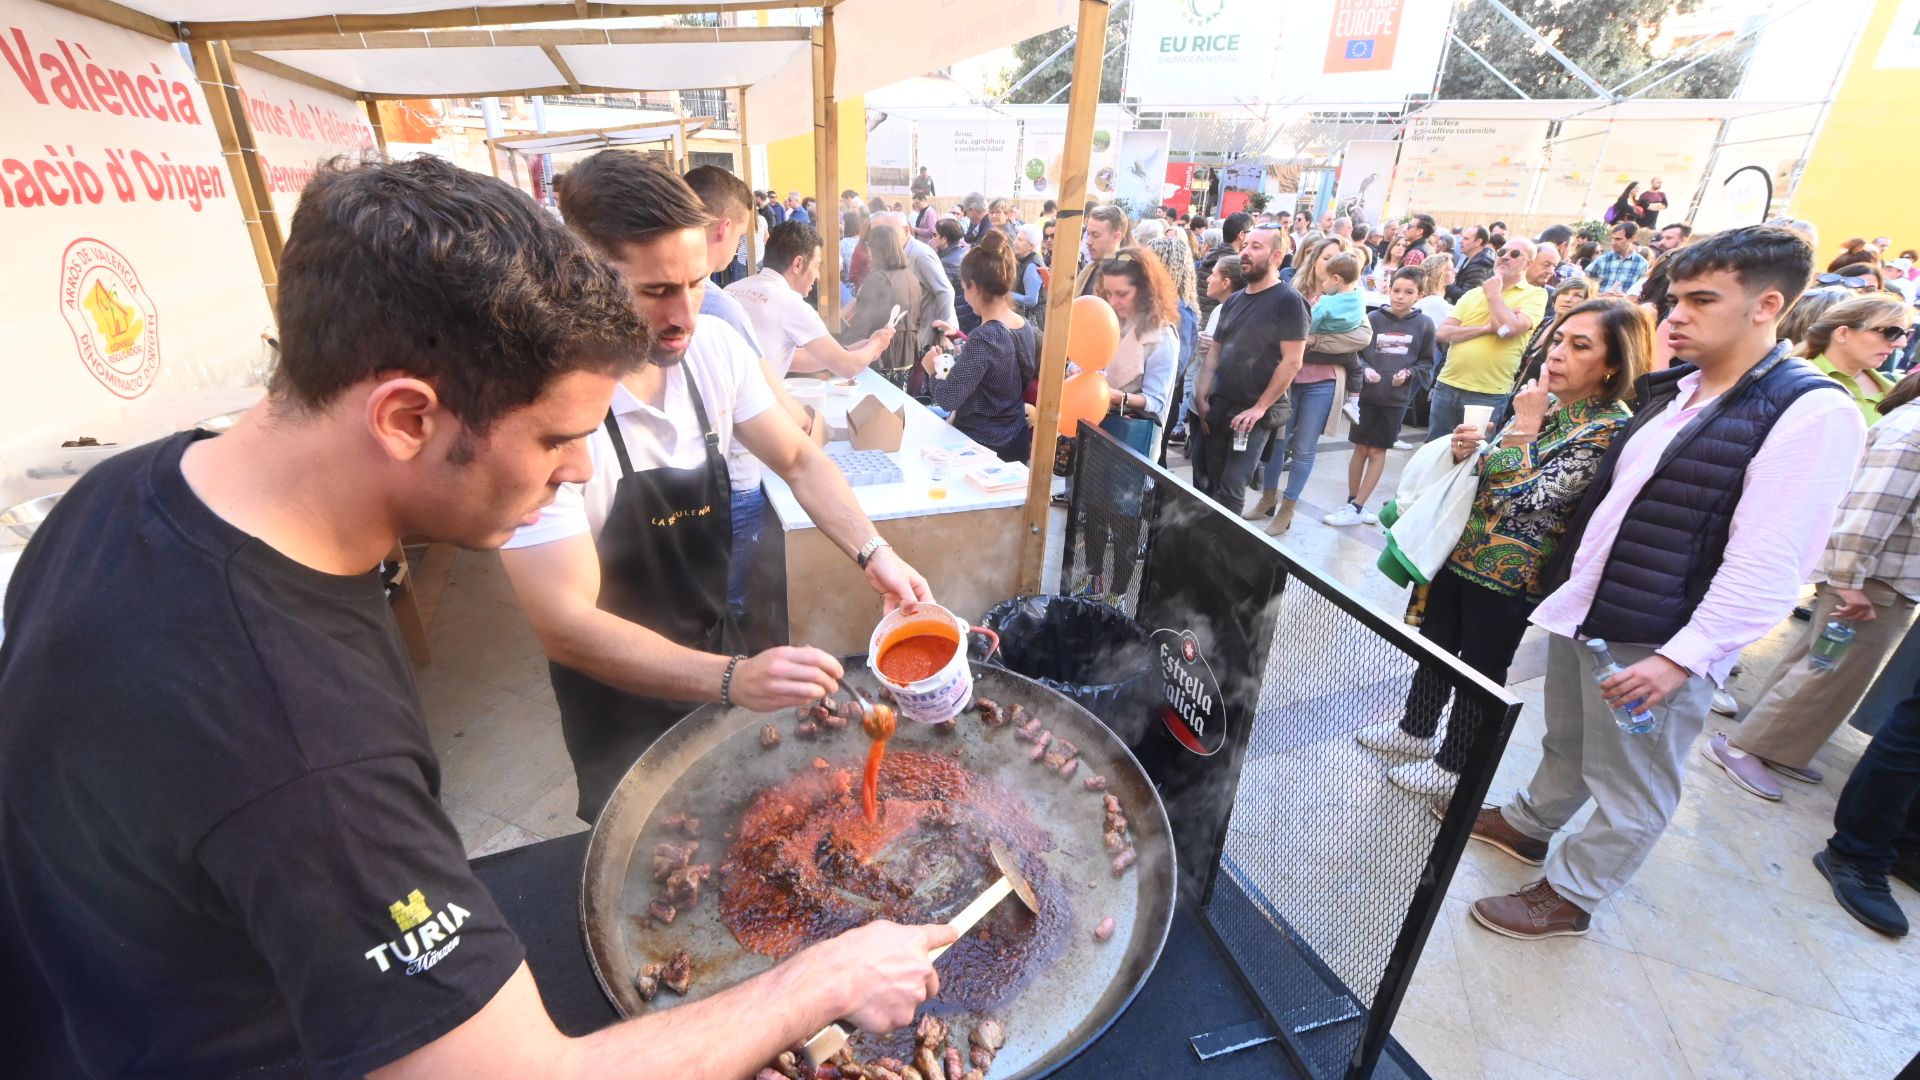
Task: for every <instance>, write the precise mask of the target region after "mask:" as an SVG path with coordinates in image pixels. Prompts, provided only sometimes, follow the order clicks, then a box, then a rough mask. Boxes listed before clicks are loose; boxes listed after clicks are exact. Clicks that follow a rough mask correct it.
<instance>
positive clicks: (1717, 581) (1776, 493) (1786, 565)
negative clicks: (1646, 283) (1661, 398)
mask: <svg viewBox="0 0 1920 1080" xmlns="http://www.w3.org/2000/svg"><path fill="white" fill-rule="evenodd" d="M1699 388H1700V373H1699V372H1694V373H1692V374H1690V375H1688V376H1686V377H1685V378H1682V379H1681V380H1680V392H1679V394H1678V395H1677V396H1676V397H1675V398H1674V399H1673V400H1672V401H1670V402H1668V403H1667V404H1666V405H1665V406H1664V407H1663V408H1662V409H1661V411H1660V412H1659V413H1658V414H1657V415H1655V416H1654V417H1652V418H1651V419H1649V420H1648V421H1647V422H1646V423H1645V424H1643V425H1641V427H1640V430H1639V431H1637V432H1635V433H1634V436H1633V439H1632V440H1631V441H1629V442H1628V443H1627V445H1626V447H1625V448H1624V449H1622V450H1621V452H1620V460H1619V461H1618V462H1617V463H1616V465H1615V468H1614V476H1613V487H1612V488H1611V489H1610V490H1609V491H1608V492H1607V496H1606V498H1604V499H1602V500H1601V501H1600V505H1599V506H1598V507H1596V508H1595V509H1594V512H1593V518H1592V520H1591V521H1589V522H1588V523H1587V531H1586V535H1585V536H1584V537H1583V538H1582V539H1581V541H1580V549H1579V550H1578V551H1576V552H1575V553H1574V557H1573V571H1572V575H1571V576H1570V577H1569V578H1568V579H1567V583H1566V584H1565V585H1562V586H1560V587H1559V588H1558V589H1555V590H1554V591H1553V592H1552V594H1551V595H1549V596H1548V597H1547V598H1546V599H1545V600H1542V601H1541V602H1540V606H1539V607H1538V608H1536V609H1534V613H1533V622H1534V624H1535V625H1537V626H1540V627H1543V628H1545V629H1547V630H1550V631H1552V632H1553V633H1556V634H1559V635H1561V636H1563V637H1578V636H1579V635H1578V633H1577V631H1578V628H1579V626H1580V624H1581V623H1582V622H1584V621H1585V620H1586V617H1587V612H1588V610H1589V609H1590V608H1591V607H1592V606H1593V598H1594V594H1595V593H1596V592H1598V591H1599V588H1600V575H1601V572H1602V571H1603V570H1605V569H1606V565H1607V558H1608V556H1609V555H1611V554H1612V552H1613V543H1614V540H1615V539H1617V538H1618V537H1619V535H1620V523H1621V522H1622V521H1623V520H1625V518H1626V515H1627V508H1628V507H1629V506H1631V505H1632V504H1633V501H1634V500H1635V499H1637V498H1639V496H1640V490H1641V489H1642V488H1644V487H1646V485H1647V481H1648V480H1649V479H1651V478H1652V477H1653V472H1654V468H1655V466H1657V465H1658V464H1659V463H1660V456H1661V454H1663V453H1665V452H1666V449H1667V446H1668V445H1669V444H1671V443H1672V442H1673V439H1674V436H1676V435H1678V434H1680V432H1681V431H1682V430H1683V429H1684V428H1685V427H1686V426H1687V425H1688V424H1689V423H1691V422H1692V421H1693V419H1694V418H1695V417H1697V416H1699V415H1700V411H1701V410H1702V409H1704V408H1705V407H1706V406H1707V405H1709V404H1711V403H1712V401H1713V399H1712V398H1707V399H1704V400H1700V401H1695V400H1693V395H1694V393H1695V391H1697V390H1698V389H1699ZM1866 434H1867V429H1866V424H1865V422H1864V421H1862V420H1861V418H1860V410H1859V409H1858V408H1856V407H1854V404H1853V400H1852V399H1851V398H1850V397H1848V396H1847V395H1846V394H1828V393H1822V392H1819V391H1815V392H1812V393H1807V394H1802V395H1801V396H1800V397H1799V398H1798V399H1797V400H1795V401H1794V403H1793V404H1791V405H1789V406H1787V410H1786V411H1785V412H1783V413H1781V414H1780V419H1779V420H1778V421H1777V422H1775V424H1774V425H1773V430H1772V431H1770V432H1768V433H1767V438H1766V441H1765V442H1763V443H1762V444H1761V445H1760V450H1759V452H1758V453H1756V454H1754V455H1753V460H1752V461H1750V462H1748V463H1747V472H1746V486H1745V494H1744V495H1742V496H1741V498H1740V505H1739V506H1738V507H1736V508H1735V509H1734V512H1733V521H1732V523H1731V525H1730V527H1729V530H1728V534H1727V550H1726V554H1725V556H1724V557H1723V558H1722V560H1721V563H1720V570H1719V572H1718V573H1716V574H1715V575H1714V577H1713V584H1712V585H1710V586H1708V588H1707V595H1706V596H1705V597H1704V598H1703V599H1702V600H1701V601H1700V606H1699V607H1697V608H1695V609H1694V611H1693V618H1692V620H1691V621H1689V622H1688V623H1687V625H1686V626H1683V627H1681V628H1680V631H1679V632H1678V633H1676V634H1674V635H1673V637H1672V638H1671V639H1669V640H1668V641H1667V642H1666V643H1665V644H1663V645H1661V646H1660V647H1659V649H1658V652H1659V653H1660V655H1662V656H1664V657H1666V658H1667V659H1669V660H1671V661H1673V662H1674V663H1676V664H1679V665H1680V666H1681V667H1684V668H1686V669H1687V670H1688V671H1691V672H1693V673H1694V674H1695V675H1705V676H1707V677H1709V678H1711V679H1712V680H1713V681H1714V682H1715V683H1722V682H1725V681H1726V678H1727V674H1728V672H1730V671H1732V670H1733V665H1734V664H1735V663H1736V662H1738V661H1739V659H1740V650H1742V649H1744V648H1746V647H1747V646H1748V645H1751V644H1753V643H1754V642H1756V641H1758V640H1760V638H1761V637H1762V636H1763V635H1765V634H1766V633H1767V632H1768V631H1769V630H1772V629H1773V628H1774V626H1775V625H1776V624H1778V623H1779V622H1780V620H1781V619H1783V618H1785V617H1786V615H1787V612H1788V611H1790V610H1792V608H1793V605H1794V603H1795V602H1796V601H1797V600H1798V599H1799V597H1800V583H1801V582H1803V581H1805V580H1807V576H1808V575H1809V574H1810V573H1812V572H1813V568H1814V566H1815V564H1817V563H1818V562H1819V560H1820V553H1821V551H1822V550H1824V549H1825V547H1826V544H1827V532H1828V530H1829V529H1830V528H1831V527H1832V525H1833V514H1834V511H1835V510H1836V509H1838V507H1839V505H1840V500H1841V498H1842V497H1844V496H1845V495H1846V493H1847V488H1848V486H1849V485H1850V484H1851V483H1852V480H1853V471H1854V469H1855V468H1856V467H1857V466H1858V465H1859V463H1860V453H1861V450H1862V448H1863V447H1864V446H1865V444H1866ZM1632 644H1642V645H1651V644H1653V643H1652V642H1633V643H1632Z"/></svg>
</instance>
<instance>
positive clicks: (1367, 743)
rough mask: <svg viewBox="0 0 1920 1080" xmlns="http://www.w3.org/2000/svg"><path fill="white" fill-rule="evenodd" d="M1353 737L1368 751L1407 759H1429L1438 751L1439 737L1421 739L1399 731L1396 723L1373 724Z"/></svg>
mask: <svg viewBox="0 0 1920 1080" xmlns="http://www.w3.org/2000/svg"><path fill="white" fill-rule="evenodd" d="M1353 737H1354V738H1355V739H1356V740H1358V741H1359V743H1360V745H1361V746H1364V747H1366V748H1367V749H1369V750H1379V751H1382V752H1383V753H1388V754H1405V755H1407V756H1408V757H1418V758H1430V757H1432V756H1433V754H1434V751H1436V750H1438V749H1440V736H1438V735H1434V736H1431V737H1429V738H1425V739H1422V738H1420V737H1419V736H1417V735H1409V734H1407V733H1406V732H1404V731H1402V730H1400V724H1399V723H1398V722H1397V721H1392V720H1390V721H1388V722H1386V723H1384V724H1375V725H1373V726H1372V727H1368V728H1361V729H1360V730H1359V731H1356V732H1354V734H1353Z"/></svg>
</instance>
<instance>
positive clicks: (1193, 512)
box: [1062, 427, 1519, 1077]
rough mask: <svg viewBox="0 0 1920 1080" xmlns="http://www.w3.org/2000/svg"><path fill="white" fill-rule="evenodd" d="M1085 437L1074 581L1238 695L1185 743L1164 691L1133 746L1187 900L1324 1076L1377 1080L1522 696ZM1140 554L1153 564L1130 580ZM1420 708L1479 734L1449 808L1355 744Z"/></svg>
mask: <svg viewBox="0 0 1920 1080" xmlns="http://www.w3.org/2000/svg"><path fill="white" fill-rule="evenodd" d="M1078 441H1079V446H1078V455H1077V461H1076V479H1075V484H1074V495H1073V503H1074V508H1073V511H1072V513H1071V515H1070V516H1071V517H1072V519H1073V521H1074V526H1073V529H1072V533H1071V534H1070V535H1069V537H1068V541H1067V546H1066V549H1065V551H1066V555H1065V559H1064V565H1063V567H1062V576H1063V580H1064V582H1065V583H1066V584H1067V585H1068V586H1069V587H1071V586H1072V585H1073V584H1075V583H1081V582H1087V583H1090V584H1089V587H1090V588H1098V587H1100V585H1102V584H1103V585H1104V586H1105V588H1106V590H1107V592H1109V593H1111V594H1113V595H1116V596H1119V597H1122V598H1123V600H1122V601H1121V602H1122V603H1123V604H1124V606H1125V610H1126V611H1127V612H1128V613H1130V614H1136V615H1137V616H1138V617H1139V619H1140V622H1141V623H1142V625H1143V628H1144V629H1145V630H1147V631H1148V632H1153V631H1156V630H1158V631H1161V633H1160V634H1157V635H1155V640H1156V642H1159V641H1166V642H1175V643H1176V644H1175V648H1178V644H1177V642H1179V641H1181V640H1184V639H1183V638H1178V637H1175V636H1173V635H1174V634H1175V633H1177V632H1184V633H1185V634H1186V635H1187V637H1189V638H1190V639H1191V641H1192V642H1193V643H1194V645H1195V646H1196V649H1194V650H1190V652H1189V655H1190V656H1192V655H1193V654H1194V652H1196V651H1197V653H1198V655H1199V656H1200V657H1201V658H1202V659H1200V660H1198V661H1197V662H1196V664H1195V665H1192V666H1190V669H1191V670H1199V669H1200V668H1207V669H1209V670H1210V671H1211V674H1212V675H1213V676H1215V677H1217V679H1218V682H1219V697H1220V698H1221V699H1222V703H1223V706H1224V707H1223V708H1222V709H1221V710H1220V712H1221V715H1220V717H1218V718H1217V720H1216V721H1209V722H1217V723H1218V724H1219V725H1220V727H1221V728H1222V729H1223V731H1209V732H1203V733H1201V734H1202V736H1203V737H1202V738H1201V739H1200V740H1199V741H1198V742H1196V740H1195V739H1194V738H1192V737H1191V736H1192V734H1193V732H1191V731H1188V732H1184V733H1183V732H1175V734H1177V735H1178V736H1179V737H1178V738H1172V737H1169V736H1168V734H1167V733H1168V732H1169V731H1174V729H1176V728H1178V727H1179V726H1180V725H1178V724H1176V723H1174V722H1173V721H1172V718H1171V714H1170V713H1168V711H1167V710H1166V709H1165V708H1164V707H1161V706H1160V703H1159V701H1158V699H1156V701H1155V702H1154V703H1153V704H1152V705H1150V706H1148V707H1147V710H1148V712H1150V713H1154V714H1155V716H1154V718H1153V719H1148V720H1145V721H1144V722H1143V723H1142V724H1141V725H1139V726H1140V727H1141V728H1142V729H1144V730H1143V732H1142V733H1141V734H1140V736H1139V738H1137V739H1134V740H1133V745H1134V747H1135V753H1136V754H1137V755H1138V756H1139V757H1140V759H1141V762H1142V764H1143V765H1145V766H1146V767H1147V769H1148V771H1149V772H1150V773H1151V774H1152V775H1153V776H1154V779H1155V782H1156V784H1157V785H1158V786H1159V787H1160V789H1161V792H1162V796H1163V798H1164V799H1165V800H1166V802H1167V807H1168V814H1169V816H1170V817H1171V818H1173V820H1174V823H1175V838H1176V843H1177V845H1178V847H1179V856H1180V867H1181V876H1182V882H1181V884H1182V890H1183V893H1185V894H1187V895H1189V896H1191V897H1192V898H1194V899H1197V900H1199V901H1200V902H1201V903H1202V904H1203V905H1204V911H1205V913H1206V919H1207V922H1208V924H1209V925H1210V926H1211V927H1212V929H1213V931H1214V933H1215V934H1216V935H1217V937H1218V938H1219V940H1220V942H1221V944H1222V945H1223V946H1224V947H1225V948H1226V950H1227V951H1228V952H1229V953H1231V954H1232V956H1233V957H1234V959H1235V961H1236V963H1237V965H1238V966H1239V967H1240V969H1241V973H1242V975H1243V978H1244V980H1245V982H1246V985H1247V988H1248V989H1249V991H1250V992H1252V993H1253V994H1254V995H1255V996H1257V997H1258V998H1259V1000H1260V1002H1261V1003H1262V1005H1263V1006H1264V1007H1265V1010H1266V1012H1267V1015H1268V1019H1269V1021H1270V1022H1271V1023H1272V1025H1273V1026H1274V1028H1275V1029H1276V1030H1277V1032H1278V1034H1279V1036H1280V1037H1281V1039H1282V1040H1283V1041H1284V1042H1285V1043H1286V1044H1287V1045H1288V1047H1289V1049H1290V1051H1291V1052H1292V1053H1293V1054H1294V1056H1295V1057H1296V1059H1297V1061H1298V1063H1299V1065H1300V1066H1301V1068H1302V1069H1303V1070H1304V1071H1305V1072H1307V1073H1308V1074H1309V1075H1312V1076H1315V1077H1341V1076H1349V1077H1357V1076H1367V1075H1371V1074H1372V1072H1373V1070H1374V1068H1375V1066H1376V1064H1377V1063H1378V1062H1379V1058H1380V1054H1381V1051H1382V1049H1383V1047H1384V1046H1385V1044H1386V1041H1387V1033H1388V1031H1389V1029H1390V1028H1391V1025H1392V1021H1393V1016H1394V1013H1395V1012H1396V1011H1397V1010H1398V1008H1399V1004H1400V999H1401V996H1402V995H1403V994H1404V993H1405V990H1406V987H1407V984H1408V983H1409V981H1410V980H1411V977H1412V973H1413V968H1414V965H1415V963H1416V962H1417V960H1418V957H1419V953H1420V949H1421V947H1422V946H1423V945H1424V943H1425V941H1426V935H1427V932H1428V930H1429V929H1430V928H1431V926H1432V923H1433V919H1434V918H1435V916H1436V915H1437V913H1438V911H1439V908H1440V905H1441V902H1442V901H1443V899H1444V898H1445V894H1446V886H1447V883H1448V881H1449V880H1450V879H1451V877H1452V874H1453V869H1454V867H1455V865H1456V864H1457V863H1458V861H1459V858H1460V852H1461V850H1462V849H1463V848H1464V846H1465V844H1466V839H1467V831H1468V829H1469V828H1470V827H1471V823H1472V818H1473V815H1474V812H1475V811H1476V810H1477V808H1478V806H1479V803H1480V800H1481V799H1482V798H1483V797H1484V796H1485V794H1486V789H1487V785H1488V784H1489V783H1490V782H1491V780H1492V776H1493V771H1494V768H1495V766H1496V765H1497V764H1498V761H1499V756H1500V753H1501V751H1502V750H1503V749H1504V747H1505V745H1506V739H1507V735H1508V733H1509V732H1510V730H1511V728H1512V724H1513V721H1514V719H1515V718H1516V717H1517V716H1518V713H1519V705H1518V703H1517V702H1516V701H1515V700H1514V699H1513V698H1512V697H1511V696H1510V695H1507V694H1505V693H1504V692H1501V691H1499V690H1498V689H1496V688H1493V687H1491V686H1489V685H1488V684H1487V683H1486V682H1485V681H1484V680H1482V679H1480V678H1479V677H1478V676H1477V675H1475V674H1474V673H1473V672H1472V671H1470V670H1469V669H1467V668H1466V667H1465V666H1464V665H1462V664H1460V663H1459V662H1458V661H1457V660H1455V659H1454V658H1452V657H1449V656H1446V655H1444V654H1442V653H1439V652H1438V651H1436V650H1434V649H1432V648H1431V647H1430V646H1428V645H1427V644H1426V642H1425V641H1423V640H1422V639H1420V638H1419V637H1418V636H1417V633H1416V632H1414V631H1413V630H1412V628H1410V627H1408V626H1406V625H1405V624H1404V623H1403V621H1402V620H1401V619H1400V618H1398V617H1397V613H1396V615H1394V616H1389V615H1387V614H1383V613H1381V612H1378V611H1375V610H1372V609H1370V608H1368V607H1366V606H1365V605H1364V604H1362V603H1361V602H1360V601H1359V600H1358V599H1357V598H1356V597H1354V596H1352V595H1351V594H1349V593H1348V592H1347V591H1346V590H1345V589H1344V588H1342V586H1341V585H1340V584H1339V583H1338V582H1335V581H1333V580H1332V579H1330V578H1327V577H1325V576H1323V575H1321V574H1320V573H1318V572H1317V571H1315V570H1313V569H1311V568H1309V567H1306V566H1303V565H1301V564H1299V563H1297V562H1295V561H1294V560H1293V559H1292V558H1290V557H1289V556H1288V555H1287V553H1286V552H1285V551H1284V550H1282V549H1281V548H1280V547H1278V546H1277V545H1275V544H1274V543H1273V542H1272V541H1270V540H1268V539H1267V538H1266V537H1265V536H1264V534H1262V533H1261V532H1259V531H1257V530H1256V529H1254V528H1252V527H1249V526H1248V525H1247V524H1246V523H1244V522H1242V521H1240V520H1239V519H1238V518H1237V517H1235V516H1233V515H1230V514H1228V513H1226V512H1225V511H1223V510H1221V509H1220V508H1219V507H1218V506H1216V505H1215V504H1213V503H1212V502H1210V501H1208V500H1207V499H1205V498H1204V497H1203V496H1201V495H1199V494H1198V493H1197V492H1195V491H1194V490H1193V489H1192V488H1191V487H1189V486H1187V485H1186V484H1184V483H1182V482H1181V481H1179V480H1178V479H1176V478H1175V477H1173V476H1171V475H1170V474H1168V473H1166V472H1164V471H1163V470H1160V469H1159V468H1157V467H1156V466H1154V465H1152V464H1150V463H1148V462H1147V461H1145V460H1144V459H1142V458H1140V457H1139V456H1138V455H1136V454H1134V453H1132V452H1131V451H1129V450H1128V449H1127V448H1125V447H1124V446H1121V445H1120V444H1119V443H1117V442H1115V441H1114V440H1112V439H1110V438H1107V437H1106V436H1105V435H1104V434H1103V433H1099V432H1096V431H1094V430H1093V429H1091V428H1085V427H1083V428H1082V435H1081V438H1080V439H1079V440H1078ZM1097 529H1098V530H1108V532H1107V535H1108V536H1110V537H1111V539H1103V540H1102V541H1093V542H1090V541H1092V535H1093V533H1094V532H1095V530H1097ZM1123 548H1124V550H1125V551H1126V552H1127V553H1129V554H1131V553H1135V552H1138V553H1140V554H1141V555H1142V557H1143V558H1144V560H1145V561H1144V565H1142V566H1139V567H1136V568H1132V569H1131V571H1130V572H1127V573H1126V574H1125V576H1124V577H1122V576H1121V573H1122V571H1121V565H1122V564H1123V563H1126V562H1130V561H1131V560H1129V559H1120V561H1119V562H1116V559H1118V558H1119V552H1120V551H1121V549H1123ZM1096 560H1099V561H1096ZM1095 575H1099V576H1100V577H1101V578H1102V579H1104V580H1103V581H1102V582H1100V583H1092V580H1093V578H1094V577H1095ZM1167 670H1168V671H1169V673H1170V674H1169V678H1183V677H1184V676H1178V675H1173V674H1171V672H1172V671H1173V669H1172V668H1168V669H1167ZM1182 670H1188V669H1185V668H1183V669H1182ZM1163 690H1164V688H1163ZM1168 692H1169V693H1171V692H1170V691H1168ZM1409 709H1413V710H1416V711H1418V710H1425V711H1427V712H1428V713H1429V714H1438V715H1439V716H1441V717H1442V722H1443V723H1444V724H1446V725H1449V726H1461V727H1460V730H1461V734H1462V736H1463V738H1464V746H1465V752H1464V759H1465V764H1464V767H1463V769H1462V772H1461V780H1460V783H1459V785H1458V787H1457V788H1456V789H1455V791H1454V792H1453V794H1452V795H1451V797H1449V798H1435V797H1433V796H1429V795H1421V794H1416V793H1414V792H1412V791H1409V790H1406V789H1405V788H1402V787H1400V786H1397V785H1395V784H1393V783H1391V782H1389V780H1388V778H1387V771H1388V769H1390V768H1392V767H1394V766H1397V765H1401V764H1404V763H1406V762H1409V761H1411V760H1413V759H1411V758H1409V757H1404V756H1399V755H1393V754H1388V753H1383V752H1380V751H1376V750H1372V749H1369V748H1367V747H1365V746H1362V745H1361V744H1360V743H1359V742H1357V741H1356V738H1355V736H1356V735H1357V734H1358V733H1359V732H1360V731H1361V730H1362V729H1365V728H1369V727H1374V726H1376V725H1382V724H1395V723H1397V722H1398V721H1399V720H1400V719H1401V718H1402V717H1404V716H1405V715H1406V714H1407V712H1408V710H1409ZM1443 730H1444V729H1443ZM1128 735H1129V737H1130V738H1132V737H1133V733H1132V732H1129V733H1128ZM1222 735H1224V738H1221V736H1222ZM1195 1023H1196V1031H1195V1032H1193V1034H1198V1033H1199V1031H1200V1030H1201V1027H1200V1026H1201V1025H1204V1019H1202V1018H1196V1021H1195ZM1382 1072H1383V1073H1385V1072H1386V1070H1385V1069H1383V1070H1382Z"/></svg>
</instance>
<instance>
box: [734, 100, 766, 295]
mask: <svg viewBox="0 0 1920 1080" xmlns="http://www.w3.org/2000/svg"><path fill="white" fill-rule="evenodd" d="M734 90H735V91H737V92H738V93H739V95H740V119H739V121H738V126H739V131H740V179H742V180H745V181H746V182H747V190H748V191H749V192H751V191H753V190H754V187H753V145H752V144H751V143H749V142H747V88H746V87H744V86H736V87H734ZM747 212H748V213H749V214H751V215H753V216H752V217H749V218H748V219H747V273H748V274H749V275H752V274H757V273H759V272H760V256H759V254H758V253H757V252H755V251H754V250H753V246H754V237H756V236H758V235H760V234H759V232H758V231H757V230H758V229H759V228H760V211H759V210H758V209H756V208H755V207H754V205H753V199H752V198H748V199H747Z"/></svg>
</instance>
